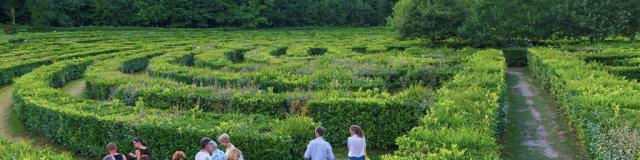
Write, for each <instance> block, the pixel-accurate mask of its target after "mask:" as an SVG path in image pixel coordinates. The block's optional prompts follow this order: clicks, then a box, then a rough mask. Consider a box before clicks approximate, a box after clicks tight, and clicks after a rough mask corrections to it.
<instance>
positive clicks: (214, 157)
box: [210, 141, 226, 160]
mask: <svg viewBox="0 0 640 160" xmlns="http://www.w3.org/2000/svg"><path fill="white" fill-rule="evenodd" d="M210 143H211V146H212V147H213V152H212V153H211V160H226V157H225V155H224V152H222V151H221V150H220V149H218V144H216V142H214V141H211V142H210Z"/></svg>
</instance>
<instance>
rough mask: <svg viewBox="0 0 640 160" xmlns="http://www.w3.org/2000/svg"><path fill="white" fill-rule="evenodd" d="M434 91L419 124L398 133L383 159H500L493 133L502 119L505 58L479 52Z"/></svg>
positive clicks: (502, 123) (499, 128) (499, 129)
mask: <svg viewBox="0 0 640 160" xmlns="http://www.w3.org/2000/svg"><path fill="white" fill-rule="evenodd" d="M464 66H465V67H464V69H463V70H462V71H460V72H459V73H458V74H456V75H455V76H454V78H453V80H452V81H450V82H448V83H446V84H445V85H444V86H443V87H442V88H441V89H439V90H438V92H437V95H436V98H435V100H436V101H435V102H434V104H433V105H432V107H430V109H429V112H428V114H427V115H426V116H425V117H424V118H422V124H420V125H419V126H417V127H415V128H413V129H412V130H411V131H410V132H409V133H408V134H407V135H404V136H402V137H399V138H398V139H397V140H396V143H397V144H398V146H399V149H398V150H397V151H396V152H395V153H394V154H393V155H386V156H384V157H383V159H388V160H396V159H406V160H410V159H499V148H500V147H499V145H498V144H497V142H496V139H497V137H498V136H499V135H500V134H501V133H502V131H503V129H504V127H505V123H506V117H505V116H506V115H505V114H506V109H507V104H506V91H507V89H506V84H505V68H506V65H505V60H504V58H503V54H502V52H501V51H498V50H493V49H491V50H485V51H479V52H478V53H476V54H475V55H473V56H471V57H470V58H469V59H468V60H467V62H466V64H465V65H464Z"/></svg>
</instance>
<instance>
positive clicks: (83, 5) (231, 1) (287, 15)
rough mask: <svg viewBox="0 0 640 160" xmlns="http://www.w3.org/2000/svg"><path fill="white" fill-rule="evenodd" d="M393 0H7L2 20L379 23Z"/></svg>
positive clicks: (104, 23)
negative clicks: (13, 15) (13, 10)
mask: <svg viewBox="0 0 640 160" xmlns="http://www.w3.org/2000/svg"><path fill="white" fill-rule="evenodd" d="M394 3H395V0H3V1H0V5H1V6H2V7H1V8H0V9H1V10H0V18H1V19H0V20H1V21H2V22H5V23H6V22H9V21H11V20H10V19H11V18H10V17H11V15H12V14H11V13H12V11H11V10H12V9H15V15H16V22H17V23H18V24H31V25H35V26H56V27H71V26H152V27H300V26H379V25H384V24H385V17H387V16H388V15H389V14H390V13H391V8H392V7H393V4H394Z"/></svg>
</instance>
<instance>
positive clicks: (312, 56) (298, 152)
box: [0, 28, 640, 160]
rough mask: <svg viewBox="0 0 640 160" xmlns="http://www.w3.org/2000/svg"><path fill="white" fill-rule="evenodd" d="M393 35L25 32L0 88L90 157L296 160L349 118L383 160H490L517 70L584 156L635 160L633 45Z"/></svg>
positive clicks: (25, 116) (5, 51)
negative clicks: (228, 145) (200, 155)
mask: <svg viewBox="0 0 640 160" xmlns="http://www.w3.org/2000/svg"><path fill="white" fill-rule="evenodd" d="M392 34H393V33H392V32H390V31H388V30H385V29H378V28H373V29H344V28H341V29H301V30H284V29H273V30H253V31H247V30H242V31H241V30H222V29H221V30H211V29H208V30H197V29H147V30H135V29H133V30H109V31H83V30H78V31H73V30H71V31H64V32H56V33H26V34H19V35H15V36H11V37H9V38H4V39H2V41H0V57H1V59H0V61H1V62H2V63H0V85H3V86H9V85H13V87H14V90H13V95H12V96H13V97H12V98H13V100H14V104H13V106H12V109H11V110H12V111H11V114H14V116H16V117H19V121H20V122H22V124H23V125H24V128H25V130H27V131H28V132H30V133H31V134H34V135H38V136H42V137H45V138H46V139H48V140H50V141H51V142H53V143H56V144H59V145H62V146H64V147H65V148H68V149H69V150H71V151H73V152H74V153H75V154H77V155H81V156H87V157H91V158H96V157H100V156H102V155H103V154H104V145H105V144H107V143H108V142H116V143H118V144H121V145H120V150H121V151H130V150H132V148H131V146H129V145H127V144H130V140H131V139H132V138H134V137H142V138H144V139H145V140H146V141H148V144H149V147H150V148H151V149H152V152H153V154H154V158H157V159H165V158H169V157H170V156H171V154H173V152H174V151H176V150H182V151H188V152H193V151H197V150H198V146H197V142H198V140H199V139H200V138H201V137H216V136H218V135H220V134H222V133H229V134H230V135H231V138H232V141H233V142H234V144H235V145H236V146H237V147H239V148H240V149H242V151H243V153H244V155H245V157H246V158H247V159H302V155H303V153H304V149H305V147H306V143H307V142H308V141H309V140H311V139H312V138H313V128H314V127H315V126H318V125H322V126H324V127H325V128H326V129H327V134H326V135H325V139H326V140H328V141H329V142H331V144H332V145H333V146H334V148H342V147H346V138H347V137H348V136H349V133H348V127H349V126H350V125H353V124H357V125H360V126H362V127H363V128H364V129H365V132H366V138H367V148H368V149H372V150H388V151H393V152H392V153H389V154H387V155H384V156H382V159H394V160H395V159H499V158H500V155H501V153H500V147H501V145H500V144H499V143H498V141H499V139H500V137H501V136H502V133H503V131H504V128H505V127H506V123H508V122H506V117H507V116H509V115H506V113H507V112H506V111H507V110H508V108H509V104H507V102H508V101H507V100H506V98H507V96H506V95H507V94H508V91H507V90H508V89H506V88H507V87H506V84H505V72H506V71H505V70H506V68H507V66H528V68H529V70H530V72H531V74H532V75H533V77H534V78H536V80H538V81H540V82H541V84H542V85H543V86H544V88H545V89H547V91H548V92H549V93H550V94H552V95H553V96H554V99H555V100H556V101H557V102H558V104H559V105H560V109H561V110H562V111H563V112H564V113H565V115H566V116H567V118H568V119H569V121H570V123H571V126H572V127H573V128H575V130H576V132H577V135H578V137H579V139H580V141H581V144H582V145H583V147H584V149H585V152H586V154H588V156H589V158H595V159H618V158H620V159H625V158H629V159H633V158H635V157H637V149H638V148H640V147H639V146H640V143H638V144H636V143H635V142H636V141H634V142H631V143H629V141H624V140H628V139H633V138H637V137H638V133H637V132H638V128H639V127H640V126H639V125H640V124H639V123H638V122H640V119H638V117H640V116H638V114H640V112H639V111H640V110H638V109H639V107H638V106H640V101H638V98H636V97H638V96H640V95H638V93H637V90H639V89H640V85H638V82H637V78H638V74H637V73H638V69H637V68H638V65H640V60H639V59H640V52H639V51H638V50H636V49H633V48H624V47H615V46H610V47H605V49H588V50H584V49H571V47H567V48H569V49H567V48H562V47H558V48H543V47H534V48H529V49H526V48H514V49H505V50H502V51H501V50H496V49H472V48H462V49H447V48H438V49H434V48H424V47H421V42H418V41H398V40H395V39H393V38H392V37H393V36H392ZM356 35H357V36H356ZM503 52H504V53H503ZM77 79H81V80H84V82H85V86H86V87H85V88H84V91H83V95H82V96H71V95H70V94H68V93H65V92H64V91H62V90H61V89H60V88H61V87H63V86H65V84H66V83H67V82H70V81H73V80H77ZM623 142H624V143H623ZM23 146H25V144H13V143H8V142H4V141H2V142H0V151H5V150H7V152H0V156H3V157H7V154H11V155H8V157H12V158H13V157H15V158H17V159H24V157H25V155H24V154H20V153H25V152H30V151H29V149H28V148H24V147H23ZM5 153H7V154H5ZM14 153H15V154H14ZM2 154H5V155H2ZM38 154H40V152H38ZM42 155H43V156H41V157H51V158H50V159H58V158H57V157H59V156H62V157H64V155H57V153H54V152H49V151H43V152H42ZM634 156H635V157H634ZM28 158H30V157H27V159H28Z"/></svg>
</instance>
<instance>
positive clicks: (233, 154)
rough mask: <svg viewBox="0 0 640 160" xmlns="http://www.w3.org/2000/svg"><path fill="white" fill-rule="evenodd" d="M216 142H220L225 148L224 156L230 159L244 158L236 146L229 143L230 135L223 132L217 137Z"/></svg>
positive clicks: (240, 159)
mask: <svg viewBox="0 0 640 160" xmlns="http://www.w3.org/2000/svg"><path fill="white" fill-rule="evenodd" d="M218 142H220V143H222V145H223V146H225V147H226V148H227V149H226V150H225V151H226V152H225V157H226V158H227V159H230V160H244V156H243V155H242V151H240V149H238V148H236V146H234V145H233V144H232V143H231V137H229V135H228V134H226V133H224V134H222V135H220V137H218Z"/></svg>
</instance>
